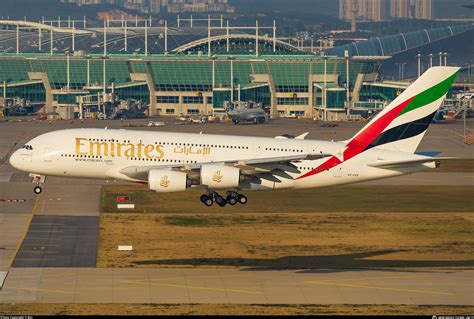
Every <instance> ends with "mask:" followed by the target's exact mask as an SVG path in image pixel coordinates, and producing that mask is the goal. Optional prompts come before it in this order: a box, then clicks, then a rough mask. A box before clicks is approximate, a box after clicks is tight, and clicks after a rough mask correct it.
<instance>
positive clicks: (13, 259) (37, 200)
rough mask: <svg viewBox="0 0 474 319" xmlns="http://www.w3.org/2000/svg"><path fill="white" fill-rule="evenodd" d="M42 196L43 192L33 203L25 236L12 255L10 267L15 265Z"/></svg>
mask: <svg viewBox="0 0 474 319" xmlns="http://www.w3.org/2000/svg"><path fill="white" fill-rule="evenodd" d="M40 197H41V194H39V195H37V196H36V199H35V203H34V204H33V209H32V210H31V214H30V218H29V220H28V225H27V226H26V229H25V232H24V233H23V236H22V238H21V240H20V241H19V242H18V244H17V245H16V247H15V252H14V253H13V255H12V257H11V260H10V267H12V266H13V262H14V261H15V257H16V254H17V253H18V250H20V247H21V245H22V244H23V242H24V241H25V238H26V234H27V233H28V229H29V228H30V224H31V221H32V220H33V216H34V215H35V212H36V209H37V207H38V203H39V199H40Z"/></svg>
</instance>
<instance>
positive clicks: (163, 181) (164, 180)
mask: <svg viewBox="0 0 474 319" xmlns="http://www.w3.org/2000/svg"><path fill="white" fill-rule="evenodd" d="M170 182H171V181H170V178H169V177H168V175H166V176H163V177H162V178H161V180H160V186H161V187H165V188H167V187H168V186H170Z"/></svg>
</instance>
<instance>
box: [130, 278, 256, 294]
mask: <svg viewBox="0 0 474 319" xmlns="http://www.w3.org/2000/svg"><path fill="white" fill-rule="evenodd" d="M121 282H123V283H128V284H135V285H153V286H161V287H174V288H186V289H199V290H211V291H223V292H235V293H241V294H252V295H263V292H260V291H246V290H235V289H224V288H209V287H199V286H187V285H172V284H159V283H153V282H141V281H130V280H124V281H121Z"/></svg>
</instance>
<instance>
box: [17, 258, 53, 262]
mask: <svg viewBox="0 0 474 319" xmlns="http://www.w3.org/2000/svg"><path fill="white" fill-rule="evenodd" d="M16 260H43V261H55V260H56V259H42V258H17V259H16Z"/></svg>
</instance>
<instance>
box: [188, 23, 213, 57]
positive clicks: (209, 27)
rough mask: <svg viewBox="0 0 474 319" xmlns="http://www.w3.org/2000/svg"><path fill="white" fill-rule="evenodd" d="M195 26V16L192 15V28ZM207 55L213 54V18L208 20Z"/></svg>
mask: <svg viewBox="0 0 474 319" xmlns="http://www.w3.org/2000/svg"><path fill="white" fill-rule="evenodd" d="M192 27H193V16H191V28H192ZM207 55H208V56H211V19H209V20H208V22H207Z"/></svg>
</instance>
